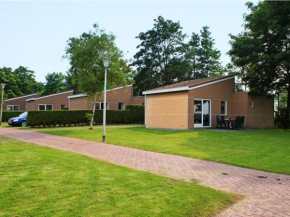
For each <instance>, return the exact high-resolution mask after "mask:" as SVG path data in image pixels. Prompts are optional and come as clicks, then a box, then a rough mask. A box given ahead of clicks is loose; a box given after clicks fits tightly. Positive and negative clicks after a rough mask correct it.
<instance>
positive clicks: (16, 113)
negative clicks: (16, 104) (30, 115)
mask: <svg viewBox="0 0 290 217" xmlns="http://www.w3.org/2000/svg"><path fill="white" fill-rule="evenodd" d="M23 112H25V111H3V113H2V115H3V117H2V121H3V122H5V121H8V120H9V119H10V118H14V117H18V116H19V115H21V114H22V113H23Z"/></svg>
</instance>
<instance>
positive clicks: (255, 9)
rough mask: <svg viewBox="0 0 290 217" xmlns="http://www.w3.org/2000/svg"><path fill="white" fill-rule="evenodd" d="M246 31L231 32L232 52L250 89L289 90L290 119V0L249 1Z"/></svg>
mask: <svg viewBox="0 0 290 217" xmlns="http://www.w3.org/2000/svg"><path fill="white" fill-rule="evenodd" d="M246 5H247V6H248V8H249V9H250V11H251V12H250V14H248V15H245V16H244V21H245V24H244V31H243V32H242V33H240V34H238V35H237V36H234V35H231V41H230V44H231V45H232V48H231V50H230V51H229V54H230V56H231V58H232V59H233V60H234V61H233V62H234V63H235V64H236V65H237V66H239V67H243V68H244V69H245V80H246V81H247V82H248V85H249V87H250V91H251V92H254V93H258V94H263V95H268V94H273V93H278V92H283V91H286V92H287V93H288V99H287V114H286V118H287V119H288V121H289V123H290V118H289V116H290V114H289V113H290V27H289V23H290V16H289V14H290V2H287V1H285V2H275V1H263V2H259V3H258V5H254V4H253V3H247V4H246Z"/></svg>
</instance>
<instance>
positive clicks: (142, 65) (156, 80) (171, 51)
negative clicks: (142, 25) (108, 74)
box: [131, 16, 185, 93]
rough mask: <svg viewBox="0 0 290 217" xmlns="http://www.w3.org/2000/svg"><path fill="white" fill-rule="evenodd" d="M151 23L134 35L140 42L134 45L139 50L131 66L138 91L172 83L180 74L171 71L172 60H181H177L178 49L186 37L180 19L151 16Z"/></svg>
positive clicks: (172, 67)
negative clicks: (178, 20) (151, 25)
mask: <svg viewBox="0 0 290 217" xmlns="http://www.w3.org/2000/svg"><path fill="white" fill-rule="evenodd" d="M154 22H155V23H154V26H153V28H152V29H151V30H148V31H147V32H141V33H140V34H139V35H138V36H137V37H136V38H138V39H140V41H141V44H140V45H138V46H137V48H138V49H139V51H138V52H137V53H136V54H135V55H134V61H133V63H132V64H131V65H132V66H134V67H136V70H137V75H136V77H135V81H136V88H137V92H138V93H142V91H143V90H146V89H151V88H154V87H158V86H162V85H168V84H172V83H174V82H176V81H178V80H179V78H180V77H183V76H180V74H178V75H176V73H172V72H174V71H175V70H174V68H175V67H176V65H175V63H180V61H176V60H180V56H181V55H182V53H181V48H182V43H183V40H184V38H185V34H183V33H182V27H181V26H180V24H179V22H173V21H171V20H166V19H164V18H163V17H161V16H159V17H158V18H157V19H154ZM179 66H180V64H179V65H178V67H179ZM178 67H177V68H178ZM180 73H185V72H180Z"/></svg>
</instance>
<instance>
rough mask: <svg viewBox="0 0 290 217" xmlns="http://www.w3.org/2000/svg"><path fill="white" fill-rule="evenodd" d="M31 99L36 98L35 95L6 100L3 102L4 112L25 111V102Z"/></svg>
mask: <svg viewBox="0 0 290 217" xmlns="http://www.w3.org/2000/svg"><path fill="white" fill-rule="evenodd" d="M31 97H37V93H33V94H29V95H24V96H19V97H14V98H10V99H6V100H5V101H4V110H7V111H26V110H27V107H26V100H27V99H29V98H31Z"/></svg>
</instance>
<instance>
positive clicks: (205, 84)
mask: <svg viewBox="0 0 290 217" xmlns="http://www.w3.org/2000/svg"><path fill="white" fill-rule="evenodd" d="M234 78H235V75H233V76H230V77H226V78H222V79H218V80H215V81H210V82H207V83H204V84H199V85H196V86H193V87H189V86H183V87H175V88H168V89H159V90H147V91H143V92H142V94H143V95H149V94H157V93H169V92H178V91H187V90H193V89H197V88H201V87H205V86H208V85H212V84H215V83H219V82H223V81H226V80H230V79H234Z"/></svg>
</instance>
